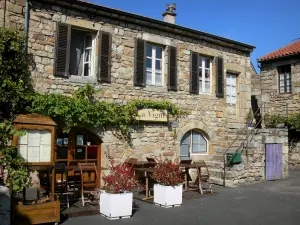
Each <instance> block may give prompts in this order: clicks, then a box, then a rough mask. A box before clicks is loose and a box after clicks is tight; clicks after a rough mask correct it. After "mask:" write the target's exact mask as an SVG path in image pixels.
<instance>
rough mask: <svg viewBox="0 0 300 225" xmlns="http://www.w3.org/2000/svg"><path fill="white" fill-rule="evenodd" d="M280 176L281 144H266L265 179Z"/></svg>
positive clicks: (274, 178) (273, 178)
mask: <svg viewBox="0 0 300 225" xmlns="http://www.w3.org/2000/svg"><path fill="white" fill-rule="evenodd" d="M281 177H282V144H266V180H267V181H268V180H277V179H280V178H281Z"/></svg>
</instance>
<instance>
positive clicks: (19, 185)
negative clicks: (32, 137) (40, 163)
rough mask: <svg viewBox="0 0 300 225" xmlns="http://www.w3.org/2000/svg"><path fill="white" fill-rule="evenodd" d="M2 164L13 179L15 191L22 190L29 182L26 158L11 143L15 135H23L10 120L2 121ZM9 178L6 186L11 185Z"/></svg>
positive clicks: (0, 148) (0, 147)
mask: <svg viewBox="0 0 300 225" xmlns="http://www.w3.org/2000/svg"><path fill="white" fill-rule="evenodd" d="M0 134H1V135H0V155H1V156H2V157H3V158H2V159H1V160H0V166H1V167H2V168H4V169H6V170H7V178H8V179H9V178H12V180H13V191H14V192H20V191H22V189H23V187H26V186H27V185H28V184H29V178H28V171H27V169H26V167H24V166H23V165H22V164H23V162H24V159H23V158H22V157H21V156H19V155H18V151H17V147H16V146H12V145H10V141H11V139H12V136H13V135H16V136H19V135H22V133H21V132H17V131H15V130H14V129H13V126H12V124H11V123H10V122H9V121H4V122H3V123H0ZM8 179H7V180H6V181H7V182H6V186H8V185H9V183H8Z"/></svg>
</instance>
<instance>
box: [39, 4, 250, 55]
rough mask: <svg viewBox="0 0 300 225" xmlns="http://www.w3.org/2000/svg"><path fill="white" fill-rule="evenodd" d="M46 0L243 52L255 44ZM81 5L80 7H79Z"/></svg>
mask: <svg viewBox="0 0 300 225" xmlns="http://www.w3.org/2000/svg"><path fill="white" fill-rule="evenodd" d="M41 1H44V2H46V3H50V2H51V4H53V3H54V4H56V5H59V6H61V7H69V8H73V9H74V10H79V11H84V12H88V13H89V14H90V15H92V14H94V15H101V16H105V17H109V18H111V19H114V20H118V19H119V20H120V21H122V22H128V23H134V24H137V25H140V26H143V27H150V28H154V29H159V30H163V31H165V32H167V33H173V34H176V35H181V36H186V37H189V38H193V39H198V40H202V41H206V42H209V43H213V44H216V45H220V46H224V47H229V48H233V49H236V50H240V51H243V52H252V51H253V49H254V48H255V46H253V45H248V44H245V43H242V42H238V41H234V40H231V39H227V38H224V37H220V36H217V35H213V34H209V33H205V32H202V31H198V30H194V29H190V28H187V27H183V26H180V25H177V24H171V23H168V22H164V21H161V20H157V19H153V18H149V17H145V16H141V15H137V14H133V13H129V12H125V11H121V10H119V9H113V8H109V7H106V6H100V5H96V4H94V3H90V2H86V1H81V0H76V1H74V0H64V1H61V0H39V1H38V2H41ZM79 6H80V7H79Z"/></svg>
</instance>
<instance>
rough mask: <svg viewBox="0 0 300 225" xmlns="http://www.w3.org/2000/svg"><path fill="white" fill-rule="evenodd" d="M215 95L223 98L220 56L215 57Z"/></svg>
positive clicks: (222, 67) (222, 65)
mask: <svg viewBox="0 0 300 225" xmlns="http://www.w3.org/2000/svg"><path fill="white" fill-rule="evenodd" d="M216 71H217V74H216V96H217V97H218V98H224V62H223V58H222V57H218V58H217V70H216Z"/></svg>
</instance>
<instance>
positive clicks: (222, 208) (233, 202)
mask: <svg viewBox="0 0 300 225" xmlns="http://www.w3.org/2000/svg"><path fill="white" fill-rule="evenodd" d="M215 191H216V192H217V193H218V194H217V195H215V196H210V197H205V198H201V199H193V200H187V201H185V202H183V206H181V207H176V208H169V209H164V208H160V207H158V206H155V205H151V204H148V203H144V202H140V201H137V200H136V201H135V203H136V204H138V206H139V209H138V211H137V212H135V214H134V215H133V217H132V218H130V219H123V220H115V221H110V220H107V219H105V218H103V217H102V216H86V217H77V218H70V219H68V220H66V221H65V222H63V225H82V224H88V225H98V224H102V225H106V224H107V225H110V224H116V225H119V224H120V225H123V224H131V225H135V224H137V225H146V224H172V225H176V224H189V225H194V224H195V225H196V224H197V225H199V224H200V225H208V224H209V225H215V224H218V225H223V224H224V225H227V224H228V225H229V224H230V225H235V224H238V225H240V224H243V225H248V224H249V225H253V224H255V225H260V224H266V225H267V224H268V225H269V224H272V225H298V224H300V203H299V202H300V170H293V171H290V177H289V178H288V179H284V180H280V181H271V182H266V183H265V182H264V183H259V184H255V185H250V186H249V185H248V186H244V187H239V188H222V187H215Z"/></svg>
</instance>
